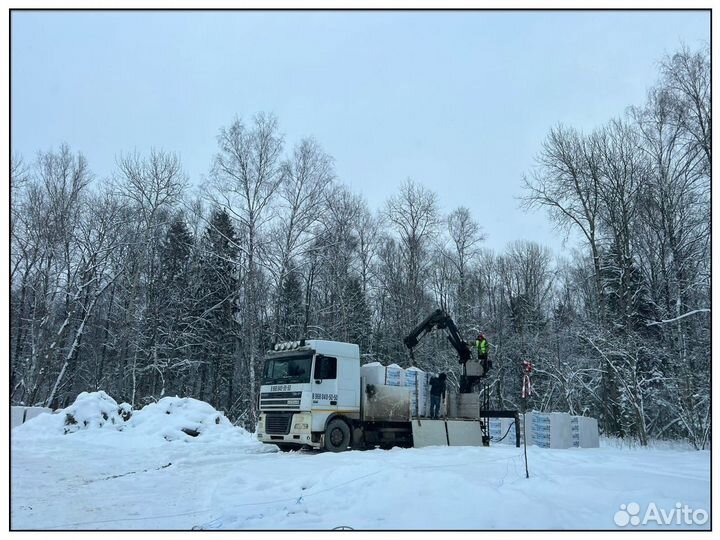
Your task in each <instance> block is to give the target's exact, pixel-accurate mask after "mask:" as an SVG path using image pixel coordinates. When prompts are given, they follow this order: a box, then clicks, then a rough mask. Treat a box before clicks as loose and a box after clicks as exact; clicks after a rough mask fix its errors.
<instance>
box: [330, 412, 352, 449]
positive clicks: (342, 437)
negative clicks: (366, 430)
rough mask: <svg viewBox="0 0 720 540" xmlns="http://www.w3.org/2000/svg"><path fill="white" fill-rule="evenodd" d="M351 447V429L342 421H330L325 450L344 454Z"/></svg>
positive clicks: (335, 419)
mask: <svg viewBox="0 0 720 540" xmlns="http://www.w3.org/2000/svg"><path fill="white" fill-rule="evenodd" d="M348 446H350V427H349V426H348V425H347V424H346V423H345V422H343V421H342V420H340V419H339V418H334V419H332V420H330V422H329V423H328V425H327V427H326V428H325V450H328V451H330V452H343V451H344V450H347V447H348Z"/></svg>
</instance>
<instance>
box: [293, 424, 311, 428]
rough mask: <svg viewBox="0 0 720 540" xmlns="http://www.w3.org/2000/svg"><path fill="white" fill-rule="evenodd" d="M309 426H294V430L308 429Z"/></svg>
mask: <svg viewBox="0 0 720 540" xmlns="http://www.w3.org/2000/svg"><path fill="white" fill-rule="evenodd" d="M309 427H310V426H309V425H307V424H304V423H303V424H295V429H308V428H309Z"/></svg>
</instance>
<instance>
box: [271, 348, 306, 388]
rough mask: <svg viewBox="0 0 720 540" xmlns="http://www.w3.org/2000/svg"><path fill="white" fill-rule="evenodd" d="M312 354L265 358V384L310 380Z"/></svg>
mask: <svg viewBox="0 0 720 540" xmlns="http://www.w3.org/2000/svg"><path fill="white" fill-rule="evenodd" d="M311 366H312V356H311V355H307V356H291V357H286V358H283V357H278V358H267V359H265V369H264V371H263V384H279V383H286V384H289V383H306V382H310V371H311Z"/></svg>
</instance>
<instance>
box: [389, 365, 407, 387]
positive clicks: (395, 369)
mask: <svg viewBox="0 0 720 540" xmlns="http://www.w3.org/2000/svg"><path fill="white" fill-rule="evenodd" d="M385 384H387V385H388V386H405V370H404V369H403V368H401V367H400V366H398V365H397V364H390V365H389V366H388V367H386V368H385Z"/></svg>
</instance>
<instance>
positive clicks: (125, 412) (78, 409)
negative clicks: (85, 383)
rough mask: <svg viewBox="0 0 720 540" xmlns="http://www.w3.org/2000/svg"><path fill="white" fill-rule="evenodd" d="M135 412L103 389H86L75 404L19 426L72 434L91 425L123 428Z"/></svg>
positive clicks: (46, 431)
mask: <svg viewBox="0 0 720 540" xmlns="http://www.w3.org/2000/svg"><path fill="white" fill-rule="evenodd" d="M131 415H132V412H131V409H130V405H128V404H127V403H121V404H119V405H118V403H117V402H116V401H115V400H114V399H113V398H111V397H110V396H108V395H107V394H106V393H105V392H103V391H102V390H100V391H98V392H82V393H81V394H80V395H78V397H77V398H75V401H74V402H73V404H72V405H70V406H68V407H66V408H64V409H60V410H58V411H55V412H54V413H52V414H48V413H44V414H40V415H38V416H36V417H35V418H33V419H31V420H29V421H27V422H25V423H24V424H23V425H22V426H18V427H17V428H15V429H17V430H20V432H32V431H37V432H44V433H45V434H46V435H55V434H68V433H75V432H77V431H82V430H87V429H120V428H122V426H123V425H124V424H125V421H126V420H127V419H128V418H130V416H131Z"/></svg>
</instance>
